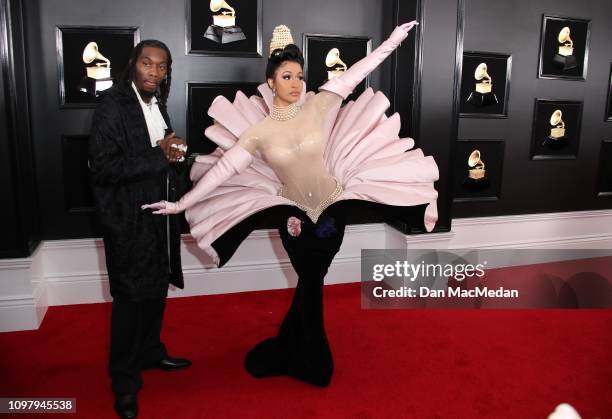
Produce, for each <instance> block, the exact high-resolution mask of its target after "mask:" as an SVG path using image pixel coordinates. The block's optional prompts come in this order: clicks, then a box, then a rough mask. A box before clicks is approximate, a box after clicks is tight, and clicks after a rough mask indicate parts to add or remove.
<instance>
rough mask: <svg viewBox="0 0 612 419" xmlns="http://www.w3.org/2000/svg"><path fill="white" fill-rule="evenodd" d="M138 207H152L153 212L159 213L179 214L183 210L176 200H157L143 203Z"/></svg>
mask: <svg viewBox="0 0 612 419" xmlns="http://www.w3.org/2000/svg"><path fill="white" fill-rule="evenodd" d="M140 209H143V210H145V209H153V210H156V211H153V214H159V215H171V214H179V213H181V212H183V211H184V210H183V209H181V208H180V207H179V205H178V203H176V202H168V201H159V202H155V203H153V204H145V205H143V206H142V207H140Z"/></svg>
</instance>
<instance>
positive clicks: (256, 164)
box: [143, 22, 438, 387]
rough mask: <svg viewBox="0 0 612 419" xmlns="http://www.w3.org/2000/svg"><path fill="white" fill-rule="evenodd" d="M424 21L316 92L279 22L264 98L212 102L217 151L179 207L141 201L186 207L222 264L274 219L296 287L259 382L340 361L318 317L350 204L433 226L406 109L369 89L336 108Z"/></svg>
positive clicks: (258, 369)
mask: <svg viewBox="0 0 612 419" xmlns="http://www.w3.org/2000/svg"><path fill="white" fill-rule="evenodd" d="M417 24H418V23H416V22H410V23H406V24H403V25H401V26H398V27H397V28H396V29H395V30H394V31H393V33H392V34H391V36H390V37H389V39H387V40H386V41H385V42H383V43H382V44H381V45H380V46H379V47H378V48H377V49H376V50H374V51H372V53H370V54H369V55H368V56H367V57H365V58H364V59H362V60H361V61H359V62H357V63H355V64H354V65H352V66H351V67H350V68H349V69H348V70H346V71H345V72H344V74H343V75H342V76H340V77H336V78H334V79H332V80H330V81H328V82H327V83H325V84H324V85H323V86H321V87H320V89H319V90H320V91H319V93H317V94H314V93H312V92H308V93H306V92H305V88H304V82H303V80H302V78H303V77H302V67H303V63H304V61H303V57H302V54H301V51H300V50H299V48H298V47H297V46H295V45H294V44H293V43H292V39H291V35H290V33H289V30H288V28H286V27H284V26H279V27H277V28H276V29H275V37H274V38H273V40H272V43H271V51H270V58H269V62H268V68H267V71H266V73H267V74H266V78H267V83H266V84H263V85H261V86H260V87H259V91H260V93H261V95H262V97H258V96H252V97H250V98H247V97H246V96H245V95H244V94H242V93H241V92H238V94H237V95H236V98H235V100H234V102H229V101H228V100H227V99H225V98H223V97H219V98H217V99H216V100H215V101H214V102H213V104H212V105H211V107H210V109H209V115H210V116H211V117H213V118H214V120H215V124H214V125H213V126H211V127H209V128H208V129H207V130H206V135H207V137H208V138H210V139H212V140H213V141H214V142H215V143H216V144H218V146H219V147H218V148H217V150H215V152H214V153H212V154H210V155H207V156H199V157H197V158H196V161H195V163H194V166H193V168H192V171H191V178H192V180H193V181H194V183H195V185H194V187H193V189H192V190H191V191H190V192H189V193H187V194H186V195H185V196H183V198H181V200H180V201H178V202H166V201H162V202H158V203H154V204H149V205H145V206H144V207H143V208H151V209H154V210H155V211H154V213H155V214H176V213H179V212H182V211H186V218H187V221H188V222H189V225H190V229H191V234H192V235H193V237H194V238H195V239H196V241H197V242H198V245H199V246H200V248H202V249H203V250H204V251H206V252H207V253H208V254H209V255H210V256H211V257H212V258H213V260H214V261H215V263H216V264H217V265H218V266H222V265H223V264H225V263H226V262H227V260H228V259H229V258H230V257H231V256H232V255H233V253H234V252H235V250H236V249H237V247H238V246H239V245H240V243H241V242H242V241H243V240H244V239H245V238H246V237H247V236H248V234H249V233H250V232H251V231H252V230H253V229H254V228H255V226H256V225H257V220H258V219H259V217H262V216H268V217H269V216H270V214H271V213H272V214H273V215H274V217H276V219H277V220H279V233H280V237H281V239H282V243H283V246H284V248H285V250H286V251H287V254H288V255H289V259H290V261H291V264H292V266H293V267H294V269H295V271H296V273H297V274H298V283H297V287H296V290H295V294H294V297H293V302H292V304H291V307H290V308H289V310H288V312H287V314H286V315H285V317H284V320H283V322H282V324H281V326H280V329H279V331H278V333H277V335H276V336H274V337H270V338H268V339H265V340H264V341H262V342H260V343H258V344H257V345H256V346H255V347H254V348H253V349H251V351H249V352H248V353H247V356H246V359H245V367H246V369H247V371H248V372H249V373H250V374H251V375H253V376H255V377H258V378H263V377H269V376H275V375H288V376H292V377H295V378H298V379H301V380H304V381H306V382H309V383H311V384H314V385H318V386H322V387H325V386H327V385H328V384H329V382H330V380H331V377H332V373H333V358H332V354H331V350H330V347H329V344H328V341H327V337H326V334H325V327H324V322H323V280H324V277H325V274H326V273H327V270H328V268H329V266H330V264H331V262H332V260H333V258H334V256H335V255H336V253H337V252H338V250H339V248H340V245H341V243H342V239H343V236H344V228H345V218H346V211H347V207H348V206H349V204H351V203H354V202H355V201H362V202H363V201H365V202H367V203H368V205H371V206H375V207H384V209H385V210H386V211H387V212H388V211H389V210H396V211H400V212H401V211H405V210H406V209H407V208H408V207H410V208H413V207H414V206H423V207H425V209H424V220H423V224H424V227H425V228H426V229H427V231H431V230H432V229H433V226H434V224H435V222H436V220H437V210H436V199H437V192H436V190H435V189H434V187H433V183H434V181H436V180H437V179H438V169H437V166H436V163H435V161H434V160H433V158H432V157H430V156H427V157H426V156H424V155H423V153H422V151H421V150H419V149H413V147H414V141H413V140H412V139H410V138H402V139H400V138H399V137H398V132H399V129H400V121H399V116H398V115H397V114H394V115H392V116H391V117H387V116H386V115H385V111H386V110H387V108H388V107H389V101H388V99H387V98H386V97H385V96H384V94H382V93H380V92H378V93H374V92H373V91H372V89H367V90H366V91H365V92H364V93H362V94H361V95H360V96H359V98H358V99H357V100H356V101H355V102H349V103H348V104H347V105H345V106H344V107H341V105H342V101H343V99H346V97H347V96H348V95H349V94H350V93H351V92H352V91H353V89H354V88H355V87H356V86H357V85H358V84H359V83H360V82H361V81H362V80H363V79H364V78H365V77H366V76H367V75H368V74H369V73H370V72H371V71H372V70H374V69H375V68H376V67H377V66H378V65H379V64H380V63H381V62H382V61H383V60H384V59H385V58H386V57H387V56H388V55H389V54H390V53H391V52H392V51H393V50H394V49H395V48H397V47H398V46H399V44H400V42H401V41H402V40H404V39H405V38H406V37H407V36H408V32H409V31H410V29H412V28H413V27H414V26H415V25H417ZM279 38H280V39H281V41H279V40H278V39H279ZM283 39H284V40H285V42H282V40H283ZM287 40H289V42H287Z"/></svg>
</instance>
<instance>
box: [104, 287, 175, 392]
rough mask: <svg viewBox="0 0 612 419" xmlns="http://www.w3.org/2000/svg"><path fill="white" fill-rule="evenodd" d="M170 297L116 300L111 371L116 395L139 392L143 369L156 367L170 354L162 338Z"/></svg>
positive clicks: (112, 319)
mask: <svg viewBox="0 0 612 419" xmlns="http://www.w3.org/2000/svg"><path fill="white" fill-rule="evenodd" d="M165 306H166V299H165V298H161V299H157V300H149V301H138V302H134V301H125V300H121V299H114V300H113V308H112V315H111V345H110V346H111V347H110V362H109V373H110V376H111V382H112V388H113V391H114V392H115V393H116V394H125V393H137V392H138V390H140V388H141V387H142V378H141V374H140V371H141V369H143V368H147V367H152V366H154V365H155V364H156V363H157V362H159V361H161V360H162V359H164V358H165V357H166V356H167V355H168V353H167V351H166V347H165V346H164V344H163V343H162V342H161V340H160V332H161V327H162V319H163V316H164V309H165Z"/></svg>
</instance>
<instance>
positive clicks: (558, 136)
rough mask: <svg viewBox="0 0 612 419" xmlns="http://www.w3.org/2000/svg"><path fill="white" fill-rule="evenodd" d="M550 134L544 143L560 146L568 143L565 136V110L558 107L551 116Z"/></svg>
mask: <svg viewBox="0 0 612 419" xmlns="http://www.w3.org/2000/svg"><path fill="white" fill-rule="evenodd" d="M549 122H550V125H551V126H552V128H551V129H550V135H549V136H548V137H546V139H545V140H544V142H543V143H542V145H546V144H548V145H549V146H551V147H556V148H560V147H563V146H565V145H566V144H567V137H566V136H565V122H563V112H561V110H560V109H557V110H556V111H554V112H553V114H552V115H551V116H550V121H549Z"/></svg>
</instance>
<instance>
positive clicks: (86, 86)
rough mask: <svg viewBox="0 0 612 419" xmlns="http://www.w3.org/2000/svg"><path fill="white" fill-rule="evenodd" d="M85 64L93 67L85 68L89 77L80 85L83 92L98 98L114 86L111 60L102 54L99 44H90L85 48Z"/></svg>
mask: <svg viewBox="0 0 612 419" xmlns="http://www.w3.org/2000/svg"><path fill="white" fill-rule="evenodd" d="M94 61H96V62H95V63H94ZM83 62H84V63H85V64H91V65H88V66H86V67H85V71H86V74H87V75H86V77H83V78H82V79H81V82H80V83H79V90H80V91H81V92H83V93H87V94H90V95H92V96H96V97H97V96H99V95H100V93H101V92H103V91H104V90H107V89H110V88H111V87H112V86H113V79H112V77H111V67H110V64H111V63H110V60H109V59H108V58H106V57H105V56H104V55H102V54H101V53H100V51H99V50H98V44H96V43H95V42H90V43H89V44H87V46H85V49H84V50H83Z"/></svg>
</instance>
